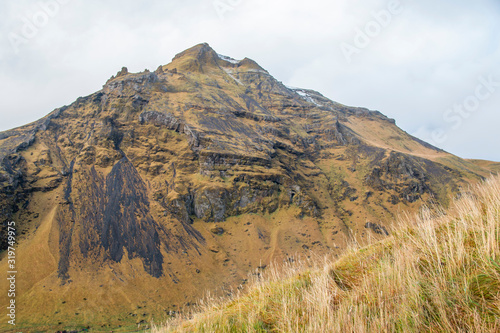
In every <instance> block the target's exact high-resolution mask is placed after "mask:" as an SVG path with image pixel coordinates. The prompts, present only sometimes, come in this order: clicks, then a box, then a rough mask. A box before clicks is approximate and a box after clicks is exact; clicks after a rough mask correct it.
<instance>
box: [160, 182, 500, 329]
mask: <svg viewBox="0 0 500 333" xmlns="http://www.w3.org/2000/svg"><path fill="white" fill-rule="evenodd" d="M304 266H305V265H304V263H299V264H288V265H285V267H279V268H278V267H271V268H269V269H268V270H267V272H266V275H265V277H263V278H260V279H255V281H254V282H253V285H252V286H251V287H250V288H249V290H248V291H247V292H245V293H244V294H241V295H238V296H235V297H233V298H232V299H209V300H208V301H206V302H205V303H204V304H202V305H201V306H200V309H199V312H197V313H195V314H193V315H190V316H188V317H177V318H173V319H172V320H170V321H169V322H167V323H164V324H163V325H162V326H158V327H155V328H154V329H153V332H157V333H160V332H360V333H362V332H499V331H500V177H495V178H492V179H490V180H488V181H486V182H485V183H483V184H481V185H478V186H476V187H474V188H472V189H470V191H469V192H464V193H463V195H462V197H461V198H460V199H457V200H455V201H454V204H453V205H452V206H451V208H450V210H449V211H448V212H443V211H440V210H439V209H433V210H431V209H423V210H422V211H421V213H420V214H418V215H416V216H413V217H410V216H406V217H404V218H402V219H401V221H400V222H398V227H397V228H396V230H395V231H394V232H393V234H392V236H391V237H389V238H387V239H385V240H383V241H380V242H377V243H374V244H372V245H370V246H368V247H364V248H354V247H353V248H351V249H350V250H348V251H347V253H346V254H345V255H343V256H342V257H341V258H340V259H339V260H337V261H335V262H331V261H329V260H327V259H324V260H319V259H318V260H315V267H314V268H312V269H307V268H304Z"/></svg>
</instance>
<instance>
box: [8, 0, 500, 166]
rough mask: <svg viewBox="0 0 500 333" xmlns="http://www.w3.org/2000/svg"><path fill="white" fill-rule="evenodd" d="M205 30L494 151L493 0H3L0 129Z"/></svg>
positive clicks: (295, 72)
mask: <svg viewBox="0 0 500 333" xmlns="http://www.w3.org/2000/svg"><path fill="white" fill-rule="evenodd" d="M200 42H208V43H209V44H210V45H211V46H212V47H213V48H214V49H215V50H216V51H217V52H219V53H221V54H225V55H228V56H231V57H233V58H237V59H242V58H244V57H249V58H251V59H254V60H255V61H257V62H258V63H259V64H260V65H261V66H262V67H264V68H266V69H267V70H268V71H269V72H270V73H271V74H272V75H273V76H275V77H276V78H277V79H278V80H280V81H282V82H283V83H285V84H287V85H291V86H296V87H301V88H311V89H315V90H318V91H319V92H321V93H322V94H323V95H325V96H327V97H329V98H330V99H332V100H335V101H337V102H340V103H343V104H347V105H353V106H363V107H367V108H369V109H373V110H379V111H381V112H382V113H384V114H386V115H387V116H389V117H392V118H395V119H396V122H397V124H398V125H399V126H400V127H401V128H403V129H404V130H405V131H407V132H409V133H410V134H413V135H416V136H418V137H420V138H422V139H424V140H426V141H428V142H430V143H432V144H435V145H437V146H439V147H441V148H443V149H445V150H447V151H449V152H451V153H453V154H456V155H458V156H461V157H465V158H482V159H491V160H496V161H500V149H499V148H498V146H499V144H500V128H499V125H500V112H499V111H500V110H499V109H500V69H499V60H500V1H498V0H476V1H470V0H468V1H465V0H439V1H436V0H434V1H431V0H400V1H397V0H364V1H356V0H332V1H325V0H308V1H296V0H267V1H265V0H215V1H214V0H184V1H172V0H170V1H168V0H161V1H157V0H149V1H138V0H106V1H97V0H37V1H32V0H2V1H1V2H0V92H1V95H0V97H1V98H0V112H1V122H0V130H6V129H9V128H12V127H15V126H20V125H23V124H25V123H28V122H31V121H34V120H36V119H38V118H40V117H42V116H44V115H46V114H47V113H49V112H50V111H52V110H53V109H54V108H56V107H60V106H62V105H66V104H70V103H71V102H73V101H74V100H75V99H76V98H78V97H79V96H86V95H89V94H91V93H93V92H95V91H97V90H99V89H101V87H102V85H103V84H104V83H105V82H106V80H107V79H108V78H109V77H111V75H114V74H116V72H117V71H118V70H120V68H121V67H122V66H127V67H128V69H129V71H134V72H138V71H143V70H144V69H146V68H148V69H150V70H154V69H156V68H157V67H158V66H159V65H160V64H167V63H169V62H170V61H171V59H172V58H173V56H174V55H175V54H177V53H179V52H181V51H183V50H184V49H187V48H189V47H191V46H193V45H195V44H198V43H200Z"/></svg>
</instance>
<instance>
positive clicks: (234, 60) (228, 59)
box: [217, 54, 241, 65]
mask: <svg viewBox="0 0 500 333" xmlns="http://www.w3.org/2000/svg"><path fill="white" fill-rule="evenodd" d="M217 55H218V56H219V58H220V59H222V60H225V61H227V62H230V63H232V64H235V65H236V64H239V63H240V61H241V60H236V59H233V58H231V57H228V56H225V55H222V54H217Z"/></svg>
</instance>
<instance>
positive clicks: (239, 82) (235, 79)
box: [224, 68, 244, 86]
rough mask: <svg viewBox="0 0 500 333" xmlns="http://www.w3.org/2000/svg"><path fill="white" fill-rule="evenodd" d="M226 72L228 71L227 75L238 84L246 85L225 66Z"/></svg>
mask: <svg viewBox="0 0 500 333" xmlns="http://www.w3.org/2000/svg"><path fill="white" fill-rule="evenodd" d="M224 72H226V74H227V75H229V76H230V77H231V79H233V80H234V81H236V82H237V83H238V84H240V85H242V86H244V84H243V82H241V81H240V80H238V79H237V78H235V77H234V76H233V75H232V74H231V73H234V72H233V71H232V70H230V69H226V68H224Z"/></svg>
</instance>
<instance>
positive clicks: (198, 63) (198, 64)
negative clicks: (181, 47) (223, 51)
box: [170, 43, 219, 73]
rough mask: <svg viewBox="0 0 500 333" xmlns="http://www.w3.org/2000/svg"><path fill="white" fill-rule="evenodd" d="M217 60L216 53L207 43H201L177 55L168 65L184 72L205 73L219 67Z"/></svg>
mask: <svg viewBox="0 0 500 333" xmlns="http://www.w3.org/2000/svg"><path fill="white" fill-rule="evenodd" d="M218 59H219V57H218V55H217V52H215V51H214V50H213V49H212V48H211V47H210V45H208V43H201V44H198V45H195V46H193V47H191V48H189V49H187V50H185V51H183V52H181V53H179V54H177V55H176V56H175V57H174V59H172V63H171V64H170V65H172V66H174V67H175V68H177V69H179V70H182V71H186V72H201V73H205V72H207V71H209V70H210V68H214V67H219V65H218Z"/></svg>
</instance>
